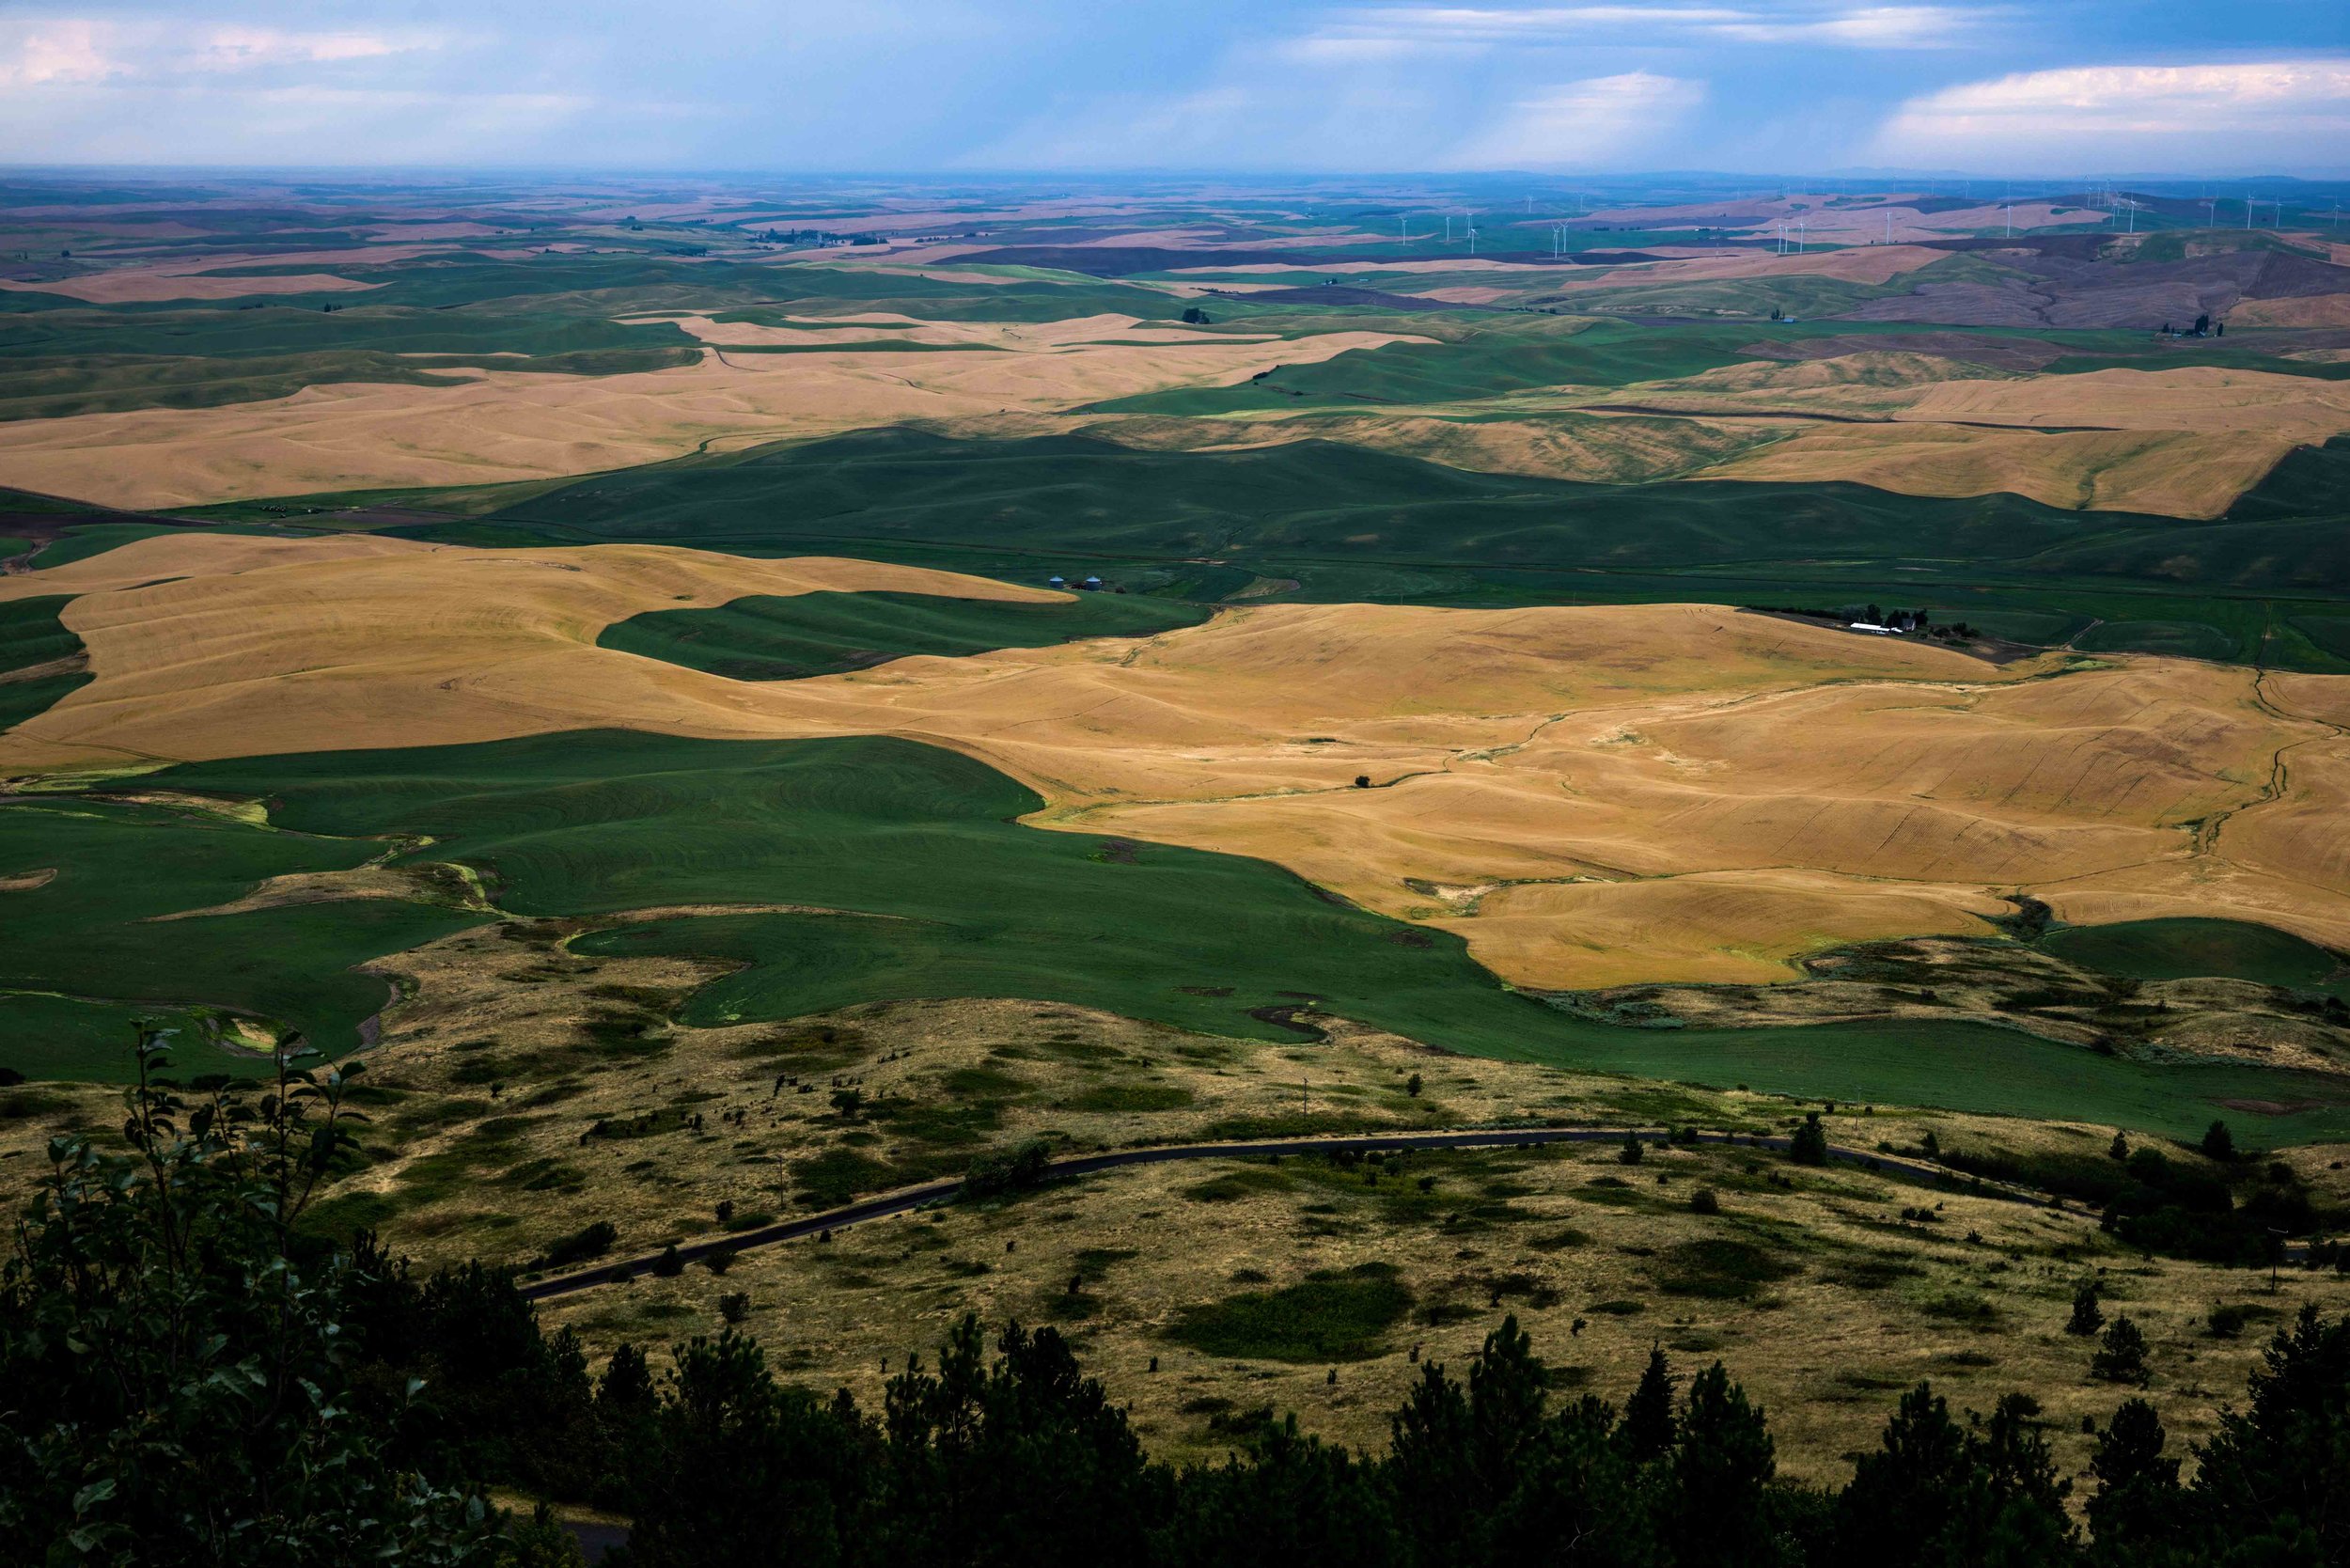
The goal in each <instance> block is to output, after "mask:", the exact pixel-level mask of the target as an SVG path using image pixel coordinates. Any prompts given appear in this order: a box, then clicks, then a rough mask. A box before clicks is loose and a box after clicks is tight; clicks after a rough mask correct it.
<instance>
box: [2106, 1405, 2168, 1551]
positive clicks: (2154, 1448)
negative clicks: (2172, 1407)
mask: <svg viewBox="0 0 2350 1568" xmlns="http://www.w3.org/2000/svg"><path fill="white" fill-rule="evenodd" d="M2166 1441H2167V1438H2166V1435H2165V1434H2164V1432H2163V1430H2162V1418H2161V1417H2160V1416H2157V1415H2156V1414H2155V1413H2154V1406H2153V1405H2151V1404H2149V1403H2146V1402H2145V1401H2144V1400H2142V1399H2130V1400H2123V1402H2122V1405H2121V1408H2120V1409H2118V1410H2116V1411H2114V1413H2113V1419H2111V1420H2109V1421H2107V1423H2106V1429H2105V1430H2104V1431H2103V1432H2101V1433H2099V1434H2098V1435H2097V1452H2096V1454H2095V1456H2094V1457H2093V1458H2092V1459H2091V1460H2090V1462H2089V1470H2090V1474H2092V1476H2094V1477H2095V1478H2096V1480H2097V1491H2096V1494H2095V1495H2094V1496H2092V1497H2091V1498H2090V1499H2089V1505H2088V1513H2089V1528H2090V1530H2091V1532H2092V1534H2094V1535H2095V1537H2096V1540H2097V1546H2098V1555H2099V1556H2100V1557H2103V1558H2107V1559H2108V1560H2132V1561H2148V1560H2154V1561H2159V1560H2162V1555H2161V1554H2162V1551H2163V1549H2164V1548H2166V1547H2170V1546H2175V1545H2176V1544H2177V1543H2176V1542H2175V1540H2174V1533H2175V1530H2176V1527H2177V1524H2178V1521H2179V1511H2180V1506H2181V1502H2182V1495H2181V1493H2180V1490H2179V1462H2178V1461H2177V1460H2176V1459H2171V1458H2168V1457H2166V1456H2165V1455H2164V1453H2163V1447H2164V1444H2165V1442H2166Z"/></svg>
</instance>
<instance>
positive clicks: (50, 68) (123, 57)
mask: <svg viewBox="0 0 2350 1568" xmlns="http://www.w3.org/2000/svg"><path fill="white" fill-rule="evenodd" d="M445 41H446V40H445V39H442V38H440V37H439V36H437V35H433V34H424V33H386V32H353V31H335V32H300V31H291V30H288V29H285V28H278V27H251V26H240V25H230V24H198V23H184V22H160V21H132V22H91V21H85V20H80V19H74V18H37V17H34V18H19V19H16V20H14V21H0V86H6V87H18V88H40V87H52V86H71V85H76V84H86V83H92V82H110V81H126V80H132V79H146V80H170V79H173V78H177V77H183V76H195V75H218V74H222V73H227V72H236V71H255V70H260V69H263V68H267V67H273V66H274V67H285V66H320V65H336V64H340V63H344V62H349V61H354V60H371V59H379V58H382V57H384V56H386V55H403V54H411V53H415V52H419V51H424V50H431V49H438V48H440V47H442V45H443V44H444V42H445Z"/></svg>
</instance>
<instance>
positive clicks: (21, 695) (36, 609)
mask: <svg viewBox="0 0 2350 1568" xmlns="http://www.w3.org/2000/svg"><path fill="white" fill-rule="evenodd" d="M67 603H68V601H67V600H66V599H65V598H64V597H62V596H58V597H47V598H40V599H16V600H11V601H9V602H8V603H6V604H0V729H8V728H9V727H10V726H12V725H18V724H23V723H24V721H25V720H26V719H28V718H31V717H32V716H33V715H34V714H35V713H40V712H41V711H43V710H44V709H46V708H47V707H48V706H49V705H50V704H51V703H53V702H55V701H56V700H57V698H61V697H63V696H65V694H66V693H68V692H70V691H71V690H73V689H74V688H75V687H76V686H80V685H84V684H86V683H87V682H88V681H89V679H90V676H89V674H88V672H87V671H86V670H77V671H73V672H71V673H68V674H63V675H43V676H38V677H36V678H34V679H32V680H29V681H11V680H8V678H7V677H8V675H10V674H11V673H13V672H14V671H17V670H21V669H30V668H32V667H34V666H37V665H45V664H49V663H51V662H52V661H54V660H57V659H63V658H68V657H70V656H71V655H72V654H75V653H78V652H80V651H82V639H81V638H79V637H77V636H75V635H73V634H72V633H71V632H69V631H67V630H66V628H65V624H64V622H62V621H60V620H59V619H57V612H58V611H60V610H62V609H64V608H65V606H66V604H67Z"/></svg>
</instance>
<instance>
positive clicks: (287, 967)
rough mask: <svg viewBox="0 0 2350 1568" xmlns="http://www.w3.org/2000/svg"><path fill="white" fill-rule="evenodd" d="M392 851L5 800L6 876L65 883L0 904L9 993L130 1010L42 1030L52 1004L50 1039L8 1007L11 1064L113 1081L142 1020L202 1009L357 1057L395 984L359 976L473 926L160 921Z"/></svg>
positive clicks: (269, 916)
mask: <svg viewBox="0 0 2350 1568" xmlns="http://www.w3.org/2000/svg"><path fill="white" fill-rule="evenodd" d="M0 689H5V688H0ZM381 847H382V846H380V845H377V844H373V843H361V842H352V841H337V840H333V839H313V838H305V837H303V836H300V835H297V834H291V833H280V832H272V831H270V830H268V829H265V828H260V827H255V826H249V825H246V824H244V823H234V822H229V821H227V820H224V819H222V818H219V817H215V816H211V815H209V814H196V813H190V812H185V811H176V810H168V809H164V808H156V807H151V806H137V805H130V804H126V803H119V802H104V801H96V800H78V799H66V798H61V797H57V796H35V797H15V798H10V799H7V800H5V801H0V875H10V876H16V875H23V874H24V873H26V872H38V871H41V870H52V871H54V872H55V875H54V876H53V877H51V878H50V879H49V880H48V881H47V883H46V884H45V885H43V886H38V887H26V888H19V889H16V890H13V891H5V892H0V907H5V908H6V910H7V912H8V941H7V942H6V943H5V944H0V993H6V992H35V993H61V994H64V995H65V996H67V997H69V998H74V997H78V998H89V999H103V1000H106V1001H110V1002H114V1003H119V1004H125V1005H123V1006H121V1007H118V1008H114V1009H111V1010H108V1009H96V1008H90V1009H83V1010H76V1011H72V1012H71V1017H60V1018H56V1019H50V1018H48V1017H47V1012H48V1011H56V1009H55V1007H54V1006H52V1005H50V1004H43V1007H44V1008H45V1009H46V1010H47V1011H41V1010H39V1009H37V1010H36V1015H37V1018H38V1019H39V1020H40V1021H41V1022H42V1027H41V1029H40V1030H39V1031H32V1030H30V1029H29V1025H30V1024H31V1023H32V1022H33V1021H34V1020H31V1019H27V1018H26V1017H25V1015H24V1011H22V1010H23V1009H24V1008H25V1007H27V1006H29V1005H30V1004H27V1003H23V1002H17V1003H12V1004H10V1005H9V1006H7V1007H0V1017H8V1018H10V1019H12V1020H15V1021H17V1022H19V1023H20V1024H24V1025H26V1026H27V1027H28V1032H25V1033H21V1034H20V1033H16V1032H14V1031H13V1030H11V1034H10V1038H9V1040H8V1045H7V1047H6V1050H7V1053H8V1057H9V1058H11V1059H10V1061H9V1063H8V1064H9V1065H12V1066H15V1067H17V1068H19V1069H20V1070H22V1071H24V1072H27V1073H31V1072H37V1071H38V1072H45V1073H60V1074H63V1073H72V1074H74V1075H77V1076H81V1075H100V1076H104V1075H110V1074H111V1073H112V1072H113V1071H114V1070H115V1069H118V1068H119V1067H120V1065H121V1060H120V1058H121V1056H122V1052H121V1050H120V1048H119V1047H120V1043H121V1039H122V1031H123V1027H124V1020H125V1019H126V1018H127V1017H128V1016H129V1015H130V1014H131V1013H132V1012H133V1011H152V1010H153V1009H154V1008H156V1007H159V1006H160V1007H180V1006H191V1005H196V1004H201V1005H204V1006H210V1007H218V1008H226V1009H229V1010H232V1011H240V1012H250V1013H258V1014H260V1015H262V1016H265V1017H267V1018H270V1019H274V1020H279V1021H283V1022H285V1023H288V1024H290V1025H292V1026H294V1027H298V1028H300V1029H302V1030H303V1031H304V1032H305V1034H307V1035H308V1036H309V1037H310V1038H311V1039H312V1040H313V1041H314V1042H315V1043H318V1044H319V1045H320V1046H321V1048H324V1049H327V1050H331V1051H337V1052H339V1051H343V1050H348V1049H349V1048H350V1047H351V1046H352V1045H353V1044H355V1043H357V1042H358V1033H357V1030H358V1027H359V1024H360V1022H361V1021H362V1020H364V1019H366V1018H367V1017H368V1016H369V1015H370V1014H372V1013H374V1012H375V1011H377V1010H378V1009H380V1008H382V1007H383V1005H384V1003H385V1002H386V1001H388V1000H389V999H390V996H391V987H390V985H389V983H388V982H387V981H385V980H382V979H380V978H377V977H372V976H368V975H361V974H357V973H354V972H353V971H352V965H353V964H360V963H364V962H365V961H367V960H368V959H372V958H378V957H381V956H383V955H384V954H385V953H391V952H397V951H399V949H403V948H410V947H414V946H415V945H416V944H418V943H420V942H426V941H430V940H431V939H432V938H433V937H435V936H439V935H442V934H445V933H447V932H450V931H454V930H456V929H458V928H459V927H462V926H464V925H467V924H470V923H473V922H474V921H475V920H477V919H478V917H476V916H467V915H462V914H460V913H457V912H455V911H452V910H447V909H441V908H434V907H431V906H429V905H425V904H421V903H412V902H401V901H394V900H387V899H369V900H342V901H338V902H331V903H313V904H303V905H295V906H289V907H282V908H275V909H262V910H255V911H252V912H250V913H245V914H238V915H227V916H215V917H201V918H196V919H188V920H175V921H170V922H168V923H163V924H151V923H149V922H150V921H152V920H153V919H154V917H157V916H161V915H169V914H177V913H179V912H181V911H184V910H192V909H205V908H209V907H211V906H213V905H216V904H221V903H226V902H229V901H231V900H234V899H237V898H239V897H241V896H243V894H244V893H245V892H246V891H248V890H249V889H250V888H251V887H252V886H254V885H255V884H256V883H258V882H259V881H261V880H262V879H264V878H267V877H272V876H280V875H287V874H290V873H296V872H305V871H324V870H348V869H350V868H352V867H354V866H357V865H359V864H361V863H362V862H364V861H366V860H368V859H369V858H370V857H372V856H373V855H376V854H377V853H378V852H379V851H380V849H381ZM51 1029H55V1030H56V1031H57V1032H55V1033H52V1032H48V1031H49V1030H51ZM93 1043H98V1044H101V1045H102V1046H103V1047H104V1048H105V1049H104V1054H103V1055H102V1056H91V1055H88V1054H87V1052H88V1049H89V1047H90V1046H91V1045H92V1044H93ZM182 1065H183V1066H184V1065H187V1064H186V1063H185V1062H183V1063H182ZM214 1065H225V1063H214Z"/></svg>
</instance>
